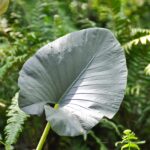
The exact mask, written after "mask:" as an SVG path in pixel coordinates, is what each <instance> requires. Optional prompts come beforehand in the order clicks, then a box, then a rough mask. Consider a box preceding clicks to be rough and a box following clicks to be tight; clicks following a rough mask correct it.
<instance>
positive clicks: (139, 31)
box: [131, 28, 150, 35]
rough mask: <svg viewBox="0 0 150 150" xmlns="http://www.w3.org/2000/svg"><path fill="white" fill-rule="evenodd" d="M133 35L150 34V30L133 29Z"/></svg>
mask: <svg viewBox="0 0 150 150" xmlns="http://www.w3.org/2000/svg"><path fill="white" fill-rule="evenodd" d="M131 32H132V33H131V35H136V34H139V33H143V34H150V29H142V28H132V31H131Z"/></svg>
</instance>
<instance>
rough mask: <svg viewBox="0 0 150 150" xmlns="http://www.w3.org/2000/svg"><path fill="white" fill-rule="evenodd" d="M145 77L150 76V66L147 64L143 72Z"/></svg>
mask: <svg viewBox="0 0 150 150" xmlns="http://www.w3.org/2000/svg"><path fill="white" fill-rule="evenodd" d="M144 72H145V74H146V75H150V64H148V65H147V66H146V68H145V70H144Z"/></svg>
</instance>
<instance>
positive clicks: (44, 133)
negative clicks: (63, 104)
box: [36, 104, 59, 150]
mask: <svg viewBox="0 0 150 150" xmlns="http://www.w3.org/2000/svg"><path fill="white" fill-rule="evenodd" d="M58 107H59V105H58V104H55V106H54V109H58ZM50 128H51V124H50V123H49V122H47V124H46V127H45V129H44V131H43V134H42V136H41V139H40V141H39V143H38V145H37V148H36V150H42V148H43V145H44V143H45V141H46V138H47V136H48V133H49V130H50Z"/></svg>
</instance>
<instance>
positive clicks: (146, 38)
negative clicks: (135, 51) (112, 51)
mask: <svg viewBox="0 0 150 150" xmlns="http://www.w3.org/2000/svg"><path fill="white" fill-rule="evenodd" d="M149 42H150V35H145V36H141V37H139V38H137V39H134V40H131V41H130V42H128V43H126V44H124V45H123V48H124V49H125V50H126V52H127V53H129V50H130V49H131V48H132V47H133V46H135V45H138V44H141V45H146V44H148V43H149Z"/></svg>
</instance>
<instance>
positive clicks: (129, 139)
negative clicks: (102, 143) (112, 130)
mask: <svg viewBox="0 0 150 150" xmlns="http://www.w3.org/2000/svg"><path fill="white" fill-rule="evenodd" d="M144 143H145V141H140V140H139V139H138V137H137V136H136V135H135V133H134V132H132V131H131V130H130V129H126V130H124V131H123V136H122V141H119V142H116V144H115V146H116V147H121V150H140V147H139V145H141V144H144Z"/></svg>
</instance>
